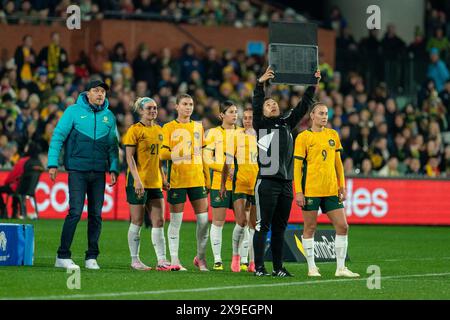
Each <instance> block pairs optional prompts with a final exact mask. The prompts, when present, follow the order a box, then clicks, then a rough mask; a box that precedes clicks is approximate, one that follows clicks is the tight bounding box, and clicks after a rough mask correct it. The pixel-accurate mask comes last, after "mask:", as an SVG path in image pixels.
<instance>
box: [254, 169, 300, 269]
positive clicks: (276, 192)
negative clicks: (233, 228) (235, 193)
mask: <svg viewBox="0 0 450 320" xmlns="http://www.w3.org/2000/svg"><path fill="white" fill-rule="evenodd" d="M255 199H256V228H255V235H254V238H253V248H254V251H255V266H256V268H261V267H263V266H264V251H265V243H266V238H267V233H268V232H269V230H272V236H271V249H272V258H273V259H272V262H273V269H274V270H279V269H281V267H282V266H283V245H284V232H285V230H286V227H287V223H288V220H289V215H290V213H291V207H292V200H293V195H292V181H289V180H277V179H267V178H266V179H258V181H257V182H256V186H255Z"/></svg>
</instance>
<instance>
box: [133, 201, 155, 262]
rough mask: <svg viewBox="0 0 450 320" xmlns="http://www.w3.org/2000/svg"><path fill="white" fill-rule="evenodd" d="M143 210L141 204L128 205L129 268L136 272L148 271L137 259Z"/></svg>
mask: <svg viewBox="0 0 450 320" xmlns="http://www.w3.org/2000/svg"><path fill="white" fill-rule="evenodd" d="M144 213H145V208H144V205H142V204H138V205H135V204H130V217H131V223H130V227H129V229H128V247H129V249H130V255H131V267H132V268H133V269H136V270H150V269H151V268H150V267H148V266H146V265H145V264H143V263H142V262H141V260H140V259H139V247H140V243H141V236H140V233H141V227H142V223H143V222H144Z"/></svg>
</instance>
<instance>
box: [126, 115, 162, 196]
mask: <svg viewBox="0 0 450 320" xmlns="http://www.w3.org/2000/svg"><path fill="white" fill-rule="evenodd" d="M162 142H163V132H162V129H161V127H160V126H159V125H153V126H145V125H144V124H143V123H142V122H138V123H136V124H134V125H132V126H131V127H130V128H129V129H128V130H127V132H126V134H125V136H124V139H123V144H124V145H125V146H134V147H136V152H135V154H134V159H135V161H136V167H137V170H138V173H139V177H140V178H141V181H142V184H143V186H144V188H152V189H153V188H162V177H161V171H160V169H159V151H160V148H161V146H162ZM127 186H134V179H133V175H132V174H131V172H130V169H128V170H127Z"/></svg>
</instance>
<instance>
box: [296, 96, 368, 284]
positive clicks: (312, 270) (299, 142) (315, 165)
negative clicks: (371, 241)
mask: <svg viewBox="0 0 450 320" xmlns="http://www.w3.org/2000/svg"><path fill="white" fill-rule="evenodd" d="M310 117H311V120H312V127H311V129H309V130H305V131H303V132H302V133H300V134H299V135H298V136H297V138H296V139H295V148H294V183H295V191H296V196H295V201H296V202H297V205H298V206H299V207H302V208H303V210H302V213H303V219H304V228H303V236H302V244H303V248H304V249H305V253H306V260H307V262H308V269H309V270H308V276H310V277H320V276H321V275H320V273H319V269H318V268H317V266H316V264H315V262H314V232H315V231H316V226H317V212H318V210H319V207H320V208H321V209H322V212H323V213H326V214H327V215H328V218H329V219H330V221H331V223H332V224H333V226H334V228H335V229H336V238H335V248H336V262H337V268H336V273H335V276H336V277H349V278H354V277H359V274H357V273H354V272H351V271H350V270H349V269H347V268H346V267H345V257H346V255H347V247H348V224H347V219H346V216H345V212H344V205H343V201H344V200H345V196H346V195H345V193H346V190H345V176H344V167H343V165H342V161H341V155H340V152H341V151H342V145H341V141H340V139H339V135H338V133H337V132H336V131H335V130H333V129H328V128H325V126H326V125H327V122H328V108H327V106H326V105H325V104H323V103H315V104H313V105H312V108H311V112H310Z"/></svg>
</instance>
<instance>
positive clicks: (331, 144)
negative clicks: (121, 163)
mask: <svg viewBox="0 0 450 320" xmlns="http://www.w3.org/2000/svg"><path fill="white" fill-rule="evenodd" d="M328 143H329V144H330V146H331V147H334V146H335V145H336V142H334V140H333V139H330V140H328Z"/></svg>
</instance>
